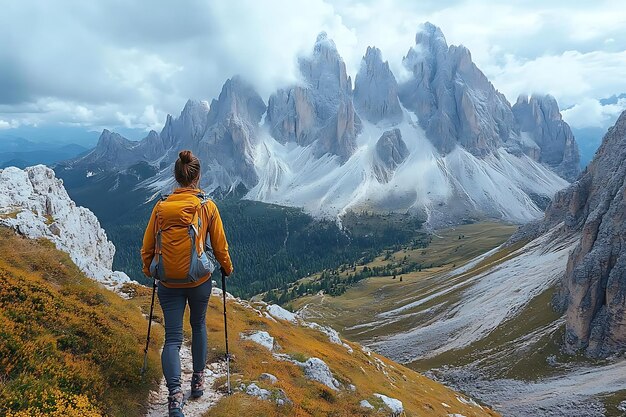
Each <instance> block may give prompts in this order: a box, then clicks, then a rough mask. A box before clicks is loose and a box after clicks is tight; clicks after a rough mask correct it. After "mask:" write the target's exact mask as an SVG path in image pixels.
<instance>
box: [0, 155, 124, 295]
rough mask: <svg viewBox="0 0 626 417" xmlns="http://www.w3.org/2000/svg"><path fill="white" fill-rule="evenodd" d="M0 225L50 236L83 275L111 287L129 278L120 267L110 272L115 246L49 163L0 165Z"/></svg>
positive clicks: (44, 236)
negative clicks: (3, 166)
mask: <svg viewBox="0 0 626 417" xmlns="http://www.w3.org/2000/svg"><path fill="white" fill-rule="evenodd" d="M0 224H1V225H4V226H8V227H11V228H13V229H15V230H16V231H17V232H18V233H19V234H21V235H24V236H26V237H29V238H31V239H37V238H46V239H48V240H50V241H52V242H53V243H54V244H55V246H56V247H57V248H58V249H59V250H62V251H64V252H66V253H68V254H69V256H70V257H71V258H72V261H74V263H75V264H76V265H77V266H78V267H79V268H80V269H81V270H82V271H83V272H84V273H85V275H87V276H88V277H90V278H93V279H95V280H96V281H100V282H101V283H103V284H104V285H105V286H107V287H109V288H112V289H116V288H119V286H120V285H121V284H123V283H125V282H129V281H130V279H129V278H128V276H126V274H124V273H123V272H118V271H116V272H113V271H111V268H112V266H113V255H114V254H115V247H114V246H113V243H111V242H109V240H108V239H107V236H106V233H105V232H104V230H103V229H102V228H101V227H100V223H99V222H98V219H97V218H96V216H95V215H94V214H93V213H92V212H91V211H89V210H88V209H86V208H84V207H77V206H76V204H75V203H74V202H73V201H72V200H71V199H70V197H69V196H68V195H67V192H66V191H65V188H64V187H63V182H62V181H61V180H59V179H57V178H56V177H55V175H54V171H52V170H51V169H50V168H48V167H45V166H43V165H37V166H34V167H29V168H26V169H25V170H21V169H18V168H15V167H9V168H6V169H3V170H0Z"/></svg>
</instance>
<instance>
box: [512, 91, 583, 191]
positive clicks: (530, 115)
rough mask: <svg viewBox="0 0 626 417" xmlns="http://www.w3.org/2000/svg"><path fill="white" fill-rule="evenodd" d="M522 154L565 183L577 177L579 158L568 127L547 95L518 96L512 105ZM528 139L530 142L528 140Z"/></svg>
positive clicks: (574, 141)
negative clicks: (543, 165) (558, 176)
mask: <svg viewBox="0 0 626 417" xmlns="http://www.w3.org/2000/svg"><path fill="white" fill-rule="evenodd" d="M512 110H513V115H514V116H515V120H516V121H517V123H518V125H519V129H520V136H521V138H522V140H520V144H521V145H522V147H523V151H524V153H526V154H527V155H529V156H531V157H532V158H533V159H535V160H536V161H539V162H542V163H544V164H546V165H548V166H549V167H550V168H552V169H553V170H554V171H555V172H556V173H557V174H559V175H560V176H562V177H563V178H565V179H566V180H568V181H575V180H576V178H577V177H578V174H579V173H580V167H579V164H580V154H579V151H578V144H577V143H576V140H575V139H574V135H573V134H572V130H571V129H570V127H569V125H568V124H567V123H565V122H564V121H563V118H562V116H561V112H560V111H559V106H558V105H557V103H556V100H555V99H554V97H552V96H550V95H546V96H538V95H533V96H531V97H530V98H528V96H523V95H522V96H520V97H519V98H518V99H517V102H516V103H515V104H514V105H513V108H512ZM529 139H530V140H529Z"/></svg>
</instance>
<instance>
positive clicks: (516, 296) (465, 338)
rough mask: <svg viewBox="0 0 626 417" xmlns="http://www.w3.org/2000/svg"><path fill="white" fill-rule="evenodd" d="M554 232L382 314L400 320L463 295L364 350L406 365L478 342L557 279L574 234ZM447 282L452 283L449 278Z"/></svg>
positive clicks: (572, 244)
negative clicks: (443, 299)
mask: <svg viewBox="0 0 626 417" xmlns="http://www.w3.org/2000/svg"><path fill="white" fill-rule="evenodd" d="M557 230H558V227H556V228H555V229H553V231H552V232H551V233H547V234H545V235H543V236H541V237H539V238H537V239H535V240H533V241H531V242H530V243H528V244H527V245H525V246H524V247H522V248H520V249H518V250H517V251H515V252H514V253H513V254H512V255H511V258H510V259H508V260H506V261H504V262H502V263H501V264H499V265H496V266H493V267H491V268H489V269H487V270H486V271H484V272H482V273H480V274H478V275H476V276H473V277H470V278H467V279H463V280H460V281H459V282H457V283H455V284H452V285H447V286H445V287H444V288H439V289H437V290H436V291H434V292H433V293H432V294H429V295H428V296H426V297H424V298H422V299H420V300H418V301H415V302H413V303H412V304H410V305H405V306H402V307H398V308H397V309H395V310H391V311H388V312H385V313H384V314H382V315H381V318H386V319H388V318H394V319H400V318H402V316H403V315H409V314H411V313H406V311H407V310H408V309H411V308H415V307H417V306H419V305H422V304H424V303H426V302H428V301H430V300H433V299H437V298H440V297H442V296H445V295H446V294H449V293H452V292H454V291H458V290H461V291H462V294H461V295H460V296H459V297H458V301H451V302H449V303H448V304H447V305H446V307H445V309H443V310H439V311H438V309H437V308H434V309H433V313H434V314H435V316H433V318H432V320H430V321H429V322H428V324H425V325H423V326H420V327H417V328H415V329H412V330H409V331H406V332H401V333H396V334H394V335H391V336H388V337H385V338H384V339H381V340H377V341H373V343H370V344H369V346H370V347H372V348H374V349H375V350H376V351H377V352H380V353H382V354H384V355H386V356H390V357H393V358H396V359H397V360H399V361H401V362H410V361H413V360H416V359H421V358H427V357H434V356H437V355H440V354H442V353H444V352H447V351H450V350H454V349H461V348H463V347H466V346H469V345H470V344H471V343H473V342H475V341H477V340H481V339H483V338H484V337H485V336H487V335H488V334H489V333H491V332H492V331H493V330H495V329H496V328H497V327H498V326H499V325H500V324H501V323H503V322H505V321H506V320H508V319H510V318H512V317H515V316H516V315H517V314H518V313H519V312H520V311H522V310H523V308H524V307H525V306H526V305H528V303H529V302H530V301H531V300H532V299H533V298H535V297H537V296H538V295H539V294H541V293H542V292H543V291H545V290H547V289H548V288H550V287H551V286H552V285H554V284H555V283H556V282H557V281H558V280H559V279H560V277H561V275H562V273H563V271H564V270H565V265H566V263H567V258H568V255H569V252H570V251H571V250H572V249H573V247H574V245H575V242H576V237H577V236H575V235H574V236H568V237H562V236H559V235H558V233H557ZM446 280H447V281H452V282H454V281H453V280H451V278H449V277H447V278H446ZM437 311H438V312H437ZM442 340H445V343H443V344H442V343H441V341H442Z"/></svg>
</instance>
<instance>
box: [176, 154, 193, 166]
mask: <svg viewBox="0 0 626 417" xmlns="http://www.w3.org/2000/svg"><path fill="white" fill-rule="evenodd" d="M178 157H179V158H180V162H182V163H183V164H188V163H190V162H191V161H192V160H193V154H192V153H191V151H180V153H179V154H178Z"/></svg>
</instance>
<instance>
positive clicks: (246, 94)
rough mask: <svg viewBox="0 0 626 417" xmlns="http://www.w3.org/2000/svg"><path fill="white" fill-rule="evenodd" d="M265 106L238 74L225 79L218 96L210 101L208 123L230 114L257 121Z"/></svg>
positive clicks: (250, 86)
mask: <svg viewBox="0 0 626 417" xmlns="http://www.w3.org/2000/svg"><path fill="white" fill-rule="evenodd" d="M266 108H267V106H266V105H265V102H264V101H263V99H262V98H261V96H260V95H259V94H258V93H257V92H256V90H255V89H254V87H253V86H252V85H251V84H249V83H248V82H247V81H245V80H244V79H243V78H241V77H240V76H233V77H232V78H229V79H228V80H226V82H225V83H224V85H223V86H222V91H221V92H220V95H219V97H218V98H217V99H214V100H213V101H212V103H211V106H210V111H209V116H208V117H209V123H213V122H215V121H217V120H219V119H222V118H224V117H227V116H228V115H232V114H237V115H238V116H239V117H244V118H247V119H250V121H251V122H253V123H259V122H260V120H261V117H262V116H263V113H265V110H266Z"/></svg>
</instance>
